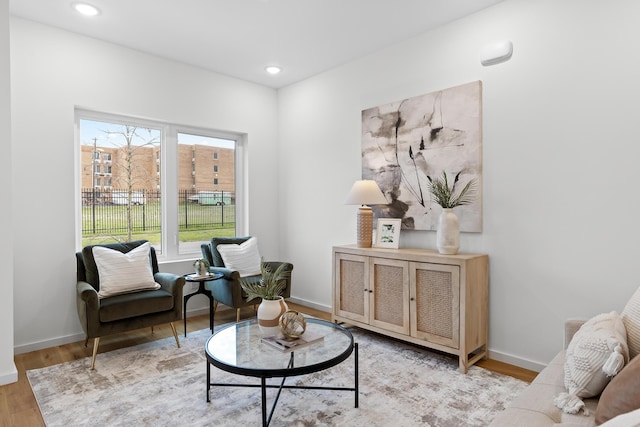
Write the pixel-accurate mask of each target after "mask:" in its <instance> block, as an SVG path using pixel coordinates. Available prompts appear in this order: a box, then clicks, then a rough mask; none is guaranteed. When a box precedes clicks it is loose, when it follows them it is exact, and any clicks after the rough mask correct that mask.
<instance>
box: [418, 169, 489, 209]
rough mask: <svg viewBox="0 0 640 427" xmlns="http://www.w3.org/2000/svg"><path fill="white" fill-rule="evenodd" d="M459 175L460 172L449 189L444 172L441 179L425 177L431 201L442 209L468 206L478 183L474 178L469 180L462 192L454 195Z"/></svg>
mask: <svg viewBox="0 0 640 427" xmlns="http://www.w3.org/2000/svg"><path fill="white" fill-rule="evenodd" d="M461 173H462V172H458V173H457V174H456V177H455V179H454V180H453V185H452V186H451V187H449V180H448V179H447V173H446V172H444V171H443V172H442V178H431V177H430V176H427V178H428V179H429V191H430V192H431V200H433V201H434V202H436V203H437V204H438V205H440V206H441V207H442V208H443V209H451V208H455V207H456V206H462V205H468V204H470V203H471V202H473V198H474V196H475V193H476V188H477V183H478V181H477V180H476V179H475V178H474V179H472V180H470V181H469V182H467V184H466V185H465V186H464V187H462V190H460V192H459V193H457V194H456V185H458V183H459V181H460V174H461Z"/></svg>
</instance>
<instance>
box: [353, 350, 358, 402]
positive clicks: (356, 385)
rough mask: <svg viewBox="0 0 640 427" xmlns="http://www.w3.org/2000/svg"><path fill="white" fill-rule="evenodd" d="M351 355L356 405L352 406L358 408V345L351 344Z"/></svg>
mask: <svg viewBox="0 0 640 427" xmlns="http://www.w3.org/2000/svg"><path fill="white" fill-rule="evenodd" d="M353 347H354V348H353V353H354V354H353V355H354V359H355V374H354V379H355V386H354V387H355V389H356V390H355V393H356V405H355V406H354V408H357V407H358V343H354V344H353Z"/></svg>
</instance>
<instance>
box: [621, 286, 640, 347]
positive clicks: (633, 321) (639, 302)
mask: <svg viewBox="0 0 640 427" xmlns="http://www.w3.org/2000/svg"><path fill="white" fill-rule="evenodd" d="M622 321H623V322H624V327H625V328H626V330H627V344H628V345H629V356H630V357H631V358H632V359H633V358H635V357H636V356H637V355H638V354H640V288H638V289H636V291H635V293H634V294H633V295H632V296H631V299H630V300H629V301H628V302H627V305H625V307H624V309H623V310H622Z"/></svg>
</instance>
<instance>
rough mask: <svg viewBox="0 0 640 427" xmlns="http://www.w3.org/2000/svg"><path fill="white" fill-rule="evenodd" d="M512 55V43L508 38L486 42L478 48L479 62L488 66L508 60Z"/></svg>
mask: <svg viewBox="0 0 640 427" xmlns="http://www.w3.org/2000/svg"><path fill="white" fill-rule="evenodd" d="M511 55H513V43H511V41H510V40H504V41H501V42H497V43H493V44H488V45H486V46H485V47H483V48H482V50H480V63H481V64H482V65H484V66H485V67H486V66H489V65H495V64H499V63H501V62H505V61H508V60H509V59H511Z"/></svg>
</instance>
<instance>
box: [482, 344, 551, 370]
mask: <svg viewBox="0 0 640 427" xmlns="http://www.w3.org/2000/svg"><path fill="white" fill-rule="evenodd" d="M489 359H493V360H497V361H498V362H504V363H508V364H510V365H514V366H518V367H519V368H524V369H529V370H530V371H535V372H540V371H542V370H543V369H544V368H546V367H547V365H545V364H544V363H540V362H534V361H533V360H529V359H523V358H522V357H517V356H513V355H511V354H506V353H501V352H499V351H492V350H491V349H489Z"/></svg>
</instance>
